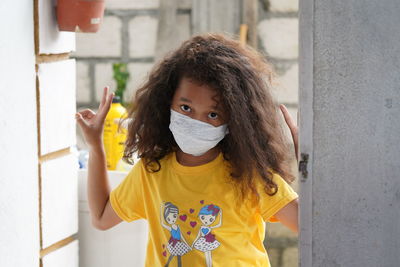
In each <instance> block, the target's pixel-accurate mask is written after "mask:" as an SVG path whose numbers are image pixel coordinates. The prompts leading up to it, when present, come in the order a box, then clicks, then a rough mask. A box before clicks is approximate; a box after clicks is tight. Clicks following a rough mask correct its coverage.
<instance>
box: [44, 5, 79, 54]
mask: <svg viewBox="0 0 400 267" xmlns="http://www.w3.org/2000/svg"><path fill="white" fill-rule="evenodd" d="M55 2H56V1H55V0H52V1H46V0H39V8H38V12H39V54H58V53H67V52H71V51H74V50H75V33H74V32H60V31H59V30H58V23H57V19H56V9H55Z"/></svg>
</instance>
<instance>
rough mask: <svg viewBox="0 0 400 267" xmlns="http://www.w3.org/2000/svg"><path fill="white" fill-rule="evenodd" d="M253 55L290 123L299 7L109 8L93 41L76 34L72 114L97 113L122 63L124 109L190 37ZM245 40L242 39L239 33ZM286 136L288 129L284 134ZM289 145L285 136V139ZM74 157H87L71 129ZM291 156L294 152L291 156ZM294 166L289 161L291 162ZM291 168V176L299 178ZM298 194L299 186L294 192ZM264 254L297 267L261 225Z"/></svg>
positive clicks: (229, 2) (292, 247)
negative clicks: (226, 38)
mask: <svg viewBox="0 0 400 267" xmlns="http://www.w3.org/2000/svg"><path fill="white" fill-rule="evenodd" d="M242 24H246V25H247V27H248V31H247V38H246V41H247V44H248V45H251V46H253V47H255V48H257V49H258V50H259V51H260V52H262V54H263V55H264V56H265V57H266V58H267V59H268V61H269V62H270V63H271V64H272V65H273V67H274V70H275V72H276V74H277V78H276V80H275V87H274V90H273V94H274V96H275V99H276V101H277V102H278V103H282V104H285V105H286V107H287V108H288V109H289V112H290V113H291V115H292V117H293V118H294V119H295V120H296V118H297V109H298V0H259V1H258V0H256V1H247V0H194V1H192V0H168V1H160V0H112V1H111V0H110V1H106V11H105V16H104V20H103V22H102V25H101V27H100V30H99V32H97V33H96V34H87V33H77V34H76V51H75V52H74V53H72V54H71V58H75V59H76V77H77V80H76V81H77V87H76V88H77V91H76V97H77V109H78V110H80V109H84V108H91V109H93V110H96V108H97V107H98V105H99V101H100V99H101V96H102V92H103V88H104V86H107V85H109V86H110V87H111V89H112V90H115V89H116V87H117V81H116V79H114V78H113V77H114V75H115V72H114V71H113V64H114V63H126V64H127V65H126V66H127V72H128V73H129V77H130V78H129V79H128V80H127V86H126V90H125V93H124V96H123V98H124V99H123V101H124V102H125V103H129V102H130V101H131V100H132V97H133V95H134V93H135V91H136V89H137V88H138V87H139V86H140V84H141V83H143V81H145V80H146V78H147V75H148V73H149V70H150V69H151V68H152V66H153V65H154V63H155V62H156V61H157V60H158V59H160V58H162V57H163V56H164V55H165V53H167V52H168V51H170V50H172V49H176V48H177V47H178V46H179V45H180V43H181V42H182V41H184V40H186V39H188V38H190V36H192V35H194V34H198V33H205V32H219V33H225V34H228V35H230V36H233V37H235V38H238V39H239V38H240V34H241V28H240V26H241V25H242ZM242 34H243V32H242ZM285 129H286V128H285ZM286 133H287V135H288V140H290V141H291V136H290V134H289V131H286ZM77 146H78V149H86V144H85V143H84V141H83V138H82V135H81V132H80V128H79V127H77ZM293 155H294V152H293ZM293 159H294V158H293ZM296 169H297V163H296V162H295V160H293V172H294V173H295V174H297V171H296ZM292 186H293V188H294V189H295V190H296V191H297V190H298V183H297V180H296V182H294V184H292ZM265 246H266V247H267V249H268V254H269V256H270V260H271V264H272V266H282V267H294V266H297V261H298V249H297V237H296V235H294V234H293V233H292V232H291V231H290V230H289V229H287V228H286V227H284V226H283V225H281V224H280V223H267V237H266V240H265Z"/></svg>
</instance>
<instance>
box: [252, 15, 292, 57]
mask: <svg viewBox="0 0 400 267" xmlns="http://www.w3.org/2000/svg"><path fill="white" fill-rule="evenodd" d="M298 24H299V23H298V19H297V18H273V19H266V20H263V21H261V22H260V23H259V24H258V27H257V28H258V35H259V37H260V39H261V42H262V45H263V47H264V49H265V50H266V52H267V53H268V54H269V55H270V56H271V57H274V58H282V59H295V58H297V57H298V46H299V44H298V26H299V25H298Z"/></svg>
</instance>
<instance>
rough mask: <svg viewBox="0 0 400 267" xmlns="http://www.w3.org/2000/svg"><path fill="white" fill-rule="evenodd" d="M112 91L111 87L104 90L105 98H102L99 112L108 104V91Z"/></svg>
mask: <svg viewBox="0 0 400 267" xmlns="http://www.w3.org/2000/svg"><path fill="white" fill-rule="evenodd" d="M109 89H110V87H109V86H106V87H104V89H103V96H102V98H101V102H100V106H99V110H101V109H102V107H103V106H104V104H105V103H106V102H107V95H108V90H109Z"/></svg>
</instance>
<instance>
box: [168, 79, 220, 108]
mask: <svg viewBox="0 0 400 267" xmlns="http://www.w3.org/2000/svg"><path fill="white" fill-rule="evenodd" d="M177 101H184V102H188V103H192V104H201V105H204V106H207V107H212V108H216V107H218V105H219V102H220V96H219V94H218V91H217V90H216V89H215V88H213V87H211V86H210V85H207V84H204V83H203V84H200V83H199V82H196V81H193V80H192V79H190V78H185V77H184V78H182V79H181V81H180V82H179V85H178V87H177V88H176V90H175V94H174V97H173V102H177Z"/></svg>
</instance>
